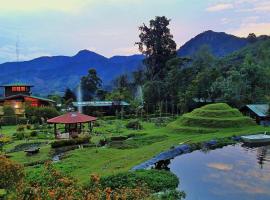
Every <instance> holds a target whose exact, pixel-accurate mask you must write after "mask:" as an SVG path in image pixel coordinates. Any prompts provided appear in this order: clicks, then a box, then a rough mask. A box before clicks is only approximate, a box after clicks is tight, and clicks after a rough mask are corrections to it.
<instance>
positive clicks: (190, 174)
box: [167, 143, 270, 200]
mask: <svg viewBox="0 0 270 200" xmlns="http://www.w3.org/2000/svg"><path fill="white" fill-rule="evenodd" d="M167 167H168V168H169V170H170V171H171V172H173V173H174V174H176V175H177V177H179V180H180V185H179V189H180V190H183V191H184V192H185V193H186V195H187V197H186V200H228V199H230V200H240V199H243V200H268V199H270V146H261V147H246V146H244V145H243V144H241V143H240V144H236V145H229V146H225V147H223V148H220V149H215V150H210V151H206V152H205V151H204V152H203V151H194V152H192V153H188V154H184V155H180V156H177V157H175V158H174V159H172V160H170V163H168V165H167Z"/></svg>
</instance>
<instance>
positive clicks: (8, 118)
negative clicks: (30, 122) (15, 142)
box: [2, 106, 17, 125]
mask: <svg viewBox="0 0 270 200" xmlns="http://www.w3.org/2000/svg"><path fill="white" fill-rule="evenodd" d="M3 113H4V116H3V118H2V122H3V124H4V125H15V124H16V123H17V118H16V115H15V110H14V108H13V107H11V106H4V107H3Z"/></svg>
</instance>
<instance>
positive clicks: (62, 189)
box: [16, 162, 150, 200]
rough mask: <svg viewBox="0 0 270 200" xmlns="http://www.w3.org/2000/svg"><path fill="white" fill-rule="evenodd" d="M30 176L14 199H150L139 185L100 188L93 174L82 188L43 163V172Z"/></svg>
mask: <svg viewBox="0 0 270 200" xmlns="http://www.w3.org/2000/svg"><path fill="white" fill-rule="evenodd" d="M30 176H31V178H30V179H29V180H28V184H25V185H23V187H20V188H19V190H18V191H17V198H16V199H29V200H30V199H88V200H98V199H119V200H120V199H125V200H140V199H149V198H148V197H150V191H149V189H148V188H146V187H143V186H141V185H139V186H138V187H136V188H128V187H123V188H121V189H116V190H112V189H111V188H109V187H106V188H102V187H101V185H100V177H99V176H98V175H94V174H93V175H91V177H90V178H91V179H90V184H89V187H82V186H81V185H80V184H78V183H77V182H76V180H74V179H73V178H72V177H68V176H66V175H64V174H62V173H61V172H59V171H57V170H56V169H55V168H54V166H53V165H52V164H51V163H49V162H46V163H45V165H44V168H43V170H39V172H38V173H34V174H32V173H31V175H30Z"/></svg>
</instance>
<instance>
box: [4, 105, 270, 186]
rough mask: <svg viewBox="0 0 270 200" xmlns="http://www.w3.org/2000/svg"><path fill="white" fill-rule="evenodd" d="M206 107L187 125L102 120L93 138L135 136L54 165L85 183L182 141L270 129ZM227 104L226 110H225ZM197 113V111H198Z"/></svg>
mask: <svg viewBox="0 0 270 200" xmlns="http://www.w3.org/2000/svg"><path fill="white" fill-rule="evenodd" d="M206 108H207V109H205V107H203V109H201V110H199V111H198V110H195V111H193V112H192V114H187V116H190V115H194V118H193V119H195V120H199V121H200V123H196V124H194V126H193V125H192V126H190V125H186V126H184V125H183V124H181V123H182V117H179V118H178V119H176V120H175V121H174V122H171V123H169V124H168V125H167V126H166V127H161V128H160V127H157V126H156V125H155V124H154V123H151V122H145V121H144V122H142V125H143V129H142V130H129V129H127V128H126V127H125V125H126V123H127V122H128V121H127V120H123V121H121V120H110V121H104V120H100V121H99V123H100V126H99V127H95V128H94V130H95V131H96V132H98V133H99V134H98V135H94V136H92V142H94V143H97V142H98V141H99V140H100V139H102V138H110V137H112V136H120V135H123V136H128V135H131V134H132V135H133V137H131V138H129V139H128V140H125V141H121V142H120V143H118V144H117V143H115V144H114V145H112V146H111V147H100V148H96V147H91V148H84V149H77V150H73V151H70V152H68V153H67V154H66V157H65V159H63V160H61V161H60V162H58V163H55V166H56V167H57V168H58V169H59V170H61V171H63V172H65V173H68V174H69V175H71V176H72V177H75V178H77V179H78V181H79V182H80V183H86V182H88V181H89V179H90V174H92V173H97V174H100V175H101V176H106V175H113V174H117V173H119V172H126V171H128V170H130V169H131V168H132V167H133V166H135V165H138V164H140V163H142V162H144V161H146V160H148V159H150V158H151V157H153V156H155V155H157V154H158V153H160V152H162V151H165V150H168V149H169V148H171V147H172V146H176V145H179V143H182V142H187V141H189V142H190V143H197V142H204V141H207V140H211V139H219V138H225V137H231V136H234V135H246V134H253V133H257V132H262V131H270V128H268V127H262V126H257V125H255V124H254V123H253V122H252V120H251V119H248V120H246V121H245V120H243V119H246V117H243V116H242V115H241V113H240V115H239V113H238V112H236V111H235V110H234V109H231V108H230V107H229V106H228V105H226V104H216V105H210V106H209V107H206ZM221 108H222V109H221ZM224 108H225V109H227V110H226V111H224ZM205 110H207V111H208V112H207V113H208V114H209V113H211V114H209V115H208V117H205V119H204V118H203V117H202V116H199V114H198V113H205ZM226 112H227V114H226V116H225V117H224V118H221V116H220V114H224V113H226ZM194 113H195V114H196V113H197V114H196V115H195V114H194ZM217 113H219V114H217ZM229 113H230V114H229ZM210 115H211V116H210ZM216 115H217V116H216ZM229 116H231V117H229ZM237 120H240V121H241V123H242V125H241V126H233V125H232V124H230V123H235V121H237ZM212 121H214V122H212ZM250 121H251V123H250ZM209 122H210V123H214V124H211V126H209V124H208V126H206V124H204V123H209ZM224 123H228V124H229V126H223V124H224ZM216 124H219V125H220V124H221V125H222V127H226V128H221V127H219V126H216ZM226 125H227V124H226ZM6 130H8V129H6ZM9 130H10V129H9ZM10 132H12V130H10ZM201 133H203V134H201ZM20 142H23V141H15V142H14V144H9V145H5V148H12V145H13V147H14V145H15V144H18V143H20ZM24 142H25V141H24ZM119 145H120V146H121V145H122V146H121V148H119ZM50 150H51V148H50V145H47V146H42V147H41V152H40V153H39V154H37V155H35V156H32V157H27V156H26V155H25V153H24V152H16V153H12V154H11V155H12V157H11V159H13V160H16V161H18V162H21V163H24V164H26V163H31V162H36V161H42V160H44V159H50V158H51V157H50ZM41 168H42V165H38V166H34V167H27V168H26V171H27V172H29V173H30V174H31V173H39V172H40V170H41Z"/></svg>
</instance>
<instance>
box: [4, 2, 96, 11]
mask: <svg viewBox="0 0 270 200" xmlns="http://www.w3.org/2000/svg"><path fill="white" fill-rule="evenodd" d="M89 2H92V1H89V0H57V1H55V0H46V1H44V0H23V1H22V0H8V1H6V0H0V11H1V12H30V11H34V12H39V11H60V12H74V11H77V10H79V9H81V8H83V6H84V5H85V4H86V3H89Z"/></svg>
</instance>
